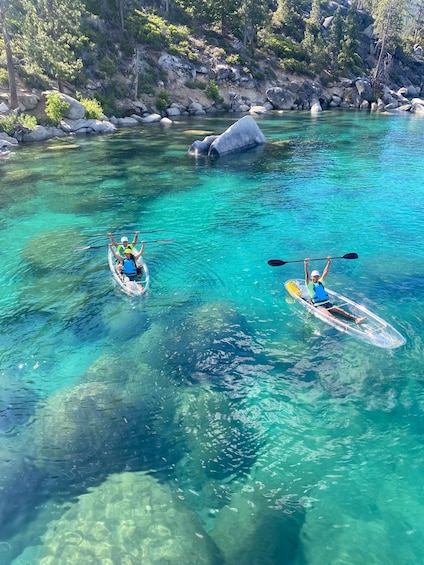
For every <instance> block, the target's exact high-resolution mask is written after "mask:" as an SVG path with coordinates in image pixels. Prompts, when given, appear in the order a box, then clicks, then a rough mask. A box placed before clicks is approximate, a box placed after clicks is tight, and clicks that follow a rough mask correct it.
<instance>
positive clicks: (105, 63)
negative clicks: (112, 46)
mask: <svg viewBox="0 0 424 565" xmlns="http://www.w3.org/2000/svg"><path fill="white" fill-rule="evenodd" d="M117 70H118V65H117V64H116V62H115V61H113V59H111V58H110V57H108V56H107V55H105V56H104V57H102V58H101V59H100V61H99V64H98V71H99V74H100V75H101V76H102V77H103V78H111V77H113V75H114V74H116V72H117Z"/></svg>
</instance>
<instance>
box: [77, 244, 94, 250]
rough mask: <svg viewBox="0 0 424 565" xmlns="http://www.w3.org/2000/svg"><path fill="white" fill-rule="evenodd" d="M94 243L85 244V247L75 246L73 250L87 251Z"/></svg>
mask: <svg viewBox="0 0 424 565" xmlns="http://www.w3.org/2000/svg"><path fill="white" fill-rule="evenodd" d="M92 247H93V246H92V245H84V246H83V247H74V249H73V251H87V249H91V248H92Z"/></svg>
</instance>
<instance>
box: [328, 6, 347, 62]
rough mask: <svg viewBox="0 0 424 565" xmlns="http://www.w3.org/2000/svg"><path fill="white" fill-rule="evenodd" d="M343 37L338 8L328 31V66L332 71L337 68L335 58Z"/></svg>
mask: <svg viewBox="0 0 424 565" xmlns="http://www.w3.org/2000/svg"><path fill="white" fill-rule="evenodd" d="M343 36H344V22H343V18H342V14H341V10H340V8H337V10H336V12H335V14H334V17H333V20H332V22H331V25H330V29H329V30H328V42H329V43H328V54H329V59H330V65H331V68H332V69H333V70H336V69H337V68H338V62H337V58H338V56H339V53H340V51H341V48H342V41H343Z"/></svg>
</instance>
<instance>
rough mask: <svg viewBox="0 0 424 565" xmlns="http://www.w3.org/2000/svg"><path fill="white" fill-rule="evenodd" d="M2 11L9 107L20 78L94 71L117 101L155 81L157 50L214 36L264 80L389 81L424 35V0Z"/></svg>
mask: <svg viewBox="0 0 424 565" xmlns="http://www.w3.org/2000/svg"><path fill="white" fill-rule="evenodd" d="M0 17H1V22H2V41H1V43H0V86H2V87H3V88H7V89H8V91H9V93H10V94H9V103H10V107H11V108H15V107H17V106H18V101H17V83H18V81H19V83H22V84H24V85H25V86H26V87H28V88H34V89H40V90H42V89H47V88H52V87H54V88H57V89H58V90H59V91H60V92H63V91H64V87H65V85H68V86H69V85H72V88H74V90H75V91H76V92H84V89H85V85H86V84H87V81H89V80H96V81H99V82H100V83H101V85H102V86H101V89H99V90H98V91H97V92H96V93H95V97H96V98H97V100H98V102H99V103H100V104H101V105H102V106H103V107H108V108H111V109H113V106H114V100H116V99H119V98H123V97H127V96H128V97H132V99H136V98H137V97H138V96H140V95H141V94H142V93H153V92H155V91H157V85H158V82H160V81H161V78H163V77H161V75H160V70H159V69H157V68H155V65H154V64H148V63H149V62H150V63H152V61H151V58H152V54H154V53H158V52H168V53H170V54H174V55H177V56H179V57H183V58H185V59H187V60H188V61H196V59H197V58H198V57H199V53H200V52H201V51H202V49H204V48H205V47H206V46H207V45H214V46H215V47H216V48H218V49H219V50H220V52H221V54H222V57H223V60H225V61H226V62H227V63H228V64H234V65H240V66H242V67H243V68H244V69H248V71H249V72H250V73H251V76H253V77H254V78H255V79H257V80H261V79H264V78H266V76H272V73H273V70H275V69H276V68H278V69H282V70H284V71H286V72H288V73H292V74H298V75H305V76H309V77H314V78H316V79H318V80H320V81H321V82H322V83H323V84H325V83H326V82H328V81H330V80H337V79H338V78H339V77H340V76H349V75H350V76H353V75H359V76H360V75H367V76H369V77H370V78H371V79H372V80H373V81H374V83H378V81H382V82H384V81H387V80H389V79H390V77H388V76H384V73H385V72H387V68H386V66H385V65H384V61H385V60H386V59H387V58H388V57H394V56H396V57H397V59H399V60H401V61H406V62H407V61H408V60H409V59H412V58H415V59H417V57H418V59H420V58H421V57H422V55H421V48H420V44H421V43H422V42H423V35H424V29H423V25H424V24H423V22H424V0H353V1H352V2H347V1H345V0H343V3H336V2H334V1H332V0H265V1H259V2H258V1H257V0H157V1H142V2H141V1H137V0H0ZM360 18H362V20H364V18H365V21H366V19H369V23H370V29H371V30H372V31H371V33H372V36H373V38H375V51H376V57H375V61H376V63H375V64H374V63H373V64H372V65H370V63H369V62H368V61H367V60H365V59H364V58H363V57H362V56H361V51H360V44H361V37H360V33H359V27H358V21H359V19H360ZM259 61H266V66H265V68H264V65H259V63H258V62H259ZM119 73H120V74H123V75H124V76H126V77H128V84H125V83H123V82H122V81H117V80H116V76H117V75H118V74H119ZM265 75H266V76H265ZM161 94H162V97H164V98H165V99H166V98H167V96H166V89H165V90H163V91H162V93H161Z"/></svg>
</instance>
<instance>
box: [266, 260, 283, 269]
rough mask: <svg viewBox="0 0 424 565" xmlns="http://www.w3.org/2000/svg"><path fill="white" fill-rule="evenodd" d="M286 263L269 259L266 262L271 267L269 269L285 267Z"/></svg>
mask: <svg viewBox="0 0 424 565" xmlns="http://www.w3.org/2000/svg"><path fill="white" fill-rule="evenodd" d="M285 264H286V261H281V259H270V260H269V261H268V265H271V267H281V266H282V265H285Z"/></svg>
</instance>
